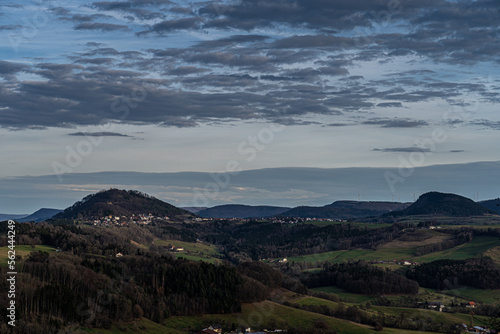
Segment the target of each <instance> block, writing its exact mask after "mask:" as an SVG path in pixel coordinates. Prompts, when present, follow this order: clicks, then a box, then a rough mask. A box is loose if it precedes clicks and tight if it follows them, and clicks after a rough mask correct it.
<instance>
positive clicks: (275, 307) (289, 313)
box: [164, 297, 430, 334]
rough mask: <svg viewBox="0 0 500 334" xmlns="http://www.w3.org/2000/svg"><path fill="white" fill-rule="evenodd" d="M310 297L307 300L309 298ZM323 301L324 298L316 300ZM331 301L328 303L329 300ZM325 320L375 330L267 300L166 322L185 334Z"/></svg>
mask: <svg viewBox="0 0 500 334" xmlns="http://www.w3.org/2000/svg"><path fill="white" fill-rule="evenodd" d="M306 298H308V297H306ZM316 300H319V301H321V302H323V301H322V300H321V299H316ZM326 302H328V301H326ZM318 319H321V320H323V321H324V322H325V323H326V324H327V325H328V326H329V327H330V328H333V329H335V330H336V331H337V333H339V334H365V333H366V334H368V333H373V332H374V331H373V330H372V329H371V328H370V327H368V326H365V325H360V324H355V323H352V322H349V321H345V320H341V319H337V318H332V317H327V316H324V315H321V314H317V313H312V312H308V311H304V310H298V309H295V308H292V307H287V306H284V305H280V304H276V303H273V302H271V301H264V302H259V303H253V304H245V305H243V310H242V313H239V314H228V315H204V316H198V317H187V316H183V317H171V318H169V319H167V320H166V321H165V322H164V325H165V326H166V327H169V328H175V329H179V330H183V331H186V333H187V331H189V329H199V328H201V327H203V325H204V324H207V323H211V322H212V323H228V322H229V323H234V324H236V326H237V327H251V328H252V329H260V328H280V327H284V326H285V324H288V326H292V327H298V328H313V326H314V323H315V321H316V320H318ZM380 333H383V334H392V333H398V334H399V333H400V334H424V333H427V334H428V333H430V332H418V331H405V330H400V329H391V328H386V329H384V330H383V331H382V332H380Z"/></svg>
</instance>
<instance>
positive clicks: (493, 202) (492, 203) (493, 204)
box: [477, 198, 500, 214]
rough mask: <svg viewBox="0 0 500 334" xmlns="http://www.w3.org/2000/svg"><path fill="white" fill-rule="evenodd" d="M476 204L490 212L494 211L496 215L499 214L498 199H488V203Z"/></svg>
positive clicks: (499, 199)
mask: <svg viewBox="0 0 500 334" xmlns="http://www.w3.org/2000/svg"><path fill="white" fill-rule="evenodd" d="M477 203H478V204H481V205H482V206H484V207H485V208H487V209H490V210H491V211H495V212H496V213H498V214H500V198H496V199H490V200H488V201H481V202H477Z"/></svg>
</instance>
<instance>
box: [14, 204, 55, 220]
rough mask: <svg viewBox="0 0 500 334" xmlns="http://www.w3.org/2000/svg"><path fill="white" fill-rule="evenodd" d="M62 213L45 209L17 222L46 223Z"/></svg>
mask: <svg viewBox="0 0 500 334" xmlns="http://www.w3.org/2000/svg"><path fill="white" fill-rule="evenodd" d="M60 212H62V210H58V209H47V208H43V209H40V210H37V211H36V212H34V213H32V214H31V215H29V216H27V217H23V218H20V219H17V221H18V222H20V223H26V222H42V221H45V220H47V219H50V218H52V217H54V216H55V215H57V214H58V213H60Z"/></svg>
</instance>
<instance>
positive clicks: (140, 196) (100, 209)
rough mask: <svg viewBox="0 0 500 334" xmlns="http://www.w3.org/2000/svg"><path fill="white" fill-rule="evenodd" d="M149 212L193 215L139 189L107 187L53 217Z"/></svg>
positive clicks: (69, 217) (70, 217) (161, 214)
mask: <svg viewBox="0 0 500 334" xmlns="http://www.w3.org/2000/svg"><path fill="white" fill-rule="evenodd" d="M149 213H150V214H152V215H154V216H168V217H171V218H173V217H193V214H192V213H191V212H189V211H186V210H183V209H180V208H177V207H175V206H173V205H171V204H168V203H165V202H163V201H161V200H159V199H157V198H155V197H152V196H149V195H147V194H144V193H141V192H139V191H135V190H128V191H127V190H119V189H109V190H105V191H100V192H98V193H96V194H92V195H89V196H87V197H85V198H84V199H82V200H81V201H79V202H76V203H75V204H73V205H72V206H70V207H69V208H67V209H66V210H64V211H63V212H61V213H59V214H57V215H56V216H54V219H91V218H93V217H101V216H108V215H113V216H131V215H139V214H149Z"/></svg>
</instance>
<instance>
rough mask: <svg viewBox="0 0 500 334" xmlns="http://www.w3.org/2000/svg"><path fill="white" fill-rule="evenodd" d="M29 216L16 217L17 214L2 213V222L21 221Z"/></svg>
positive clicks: (0, 219)
mask: <svg viewBox="0 0 500 334" xmlns="http://www.w3.org/2000/svg"><path fill="white" fill-rule="evenodd" d="M27 216H29V214H23V215H16V214H9V213H0V221H4V220H19V219H21V218H24V217H27Z"/></svg>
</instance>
